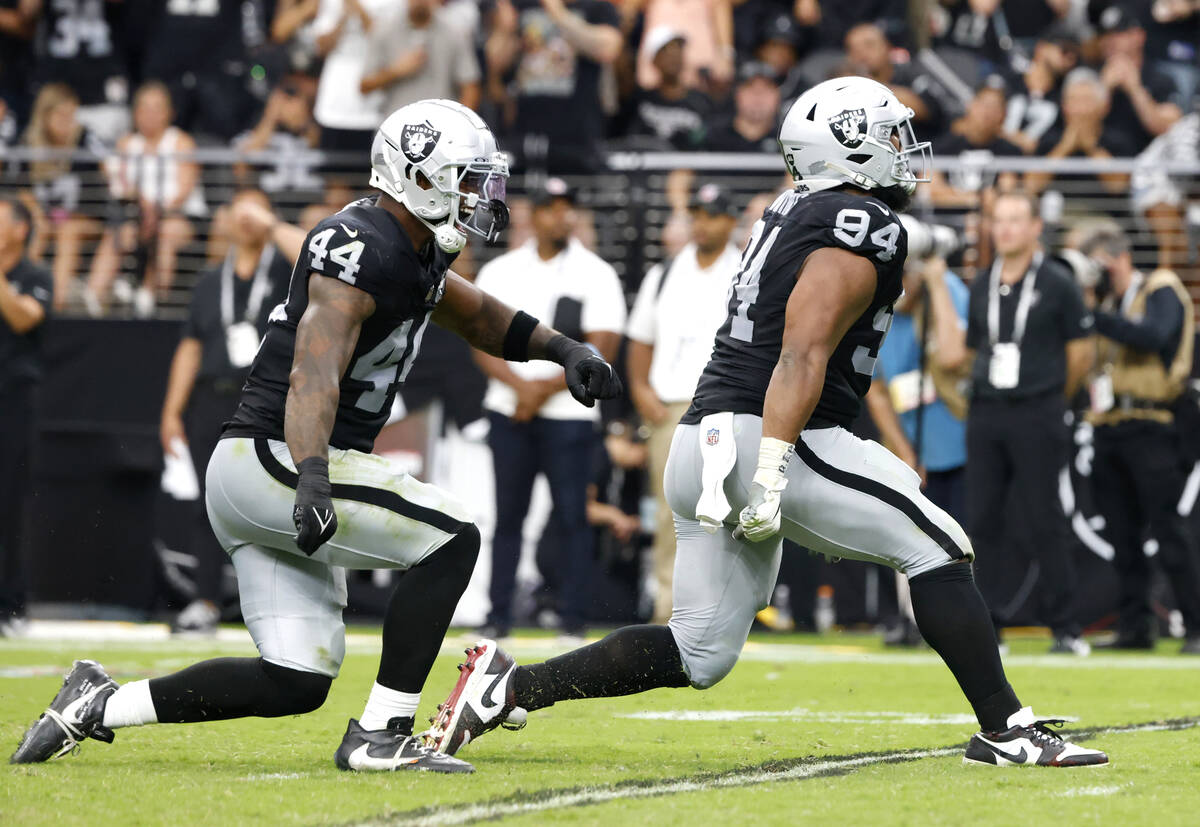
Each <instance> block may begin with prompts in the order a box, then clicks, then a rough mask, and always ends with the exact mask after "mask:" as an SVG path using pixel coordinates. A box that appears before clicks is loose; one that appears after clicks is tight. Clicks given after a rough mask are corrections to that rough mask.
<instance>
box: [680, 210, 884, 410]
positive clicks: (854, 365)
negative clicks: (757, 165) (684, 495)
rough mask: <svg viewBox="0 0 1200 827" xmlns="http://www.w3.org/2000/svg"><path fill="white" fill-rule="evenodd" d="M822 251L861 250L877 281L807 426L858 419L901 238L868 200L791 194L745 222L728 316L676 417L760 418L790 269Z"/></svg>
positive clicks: (834, 359)
mask: <svg viewBox="0 0 1200 827" xmlns="http://www.w3.org/2000/svg"><path fill="white" fill-rule="evenodd" d="M824 247H841V248H842V249H844V250H849V251H850V252H852V253H855V254H856V255H860V256H863V257H864V258H866V259H867V260H869V261H870V262H871V263H872V264H874V265H875V272H876V274H877V275H878V280H877V283H876V286H875V296H874V298H872V300H871V305H870V307H868V308H867V310H866V312H865V313H863V315H862V316H861V317H860V318H859V319H857V320H856V321H855V322H854V324H853V325H852V326H851V328H850V330H849V331H847V333H846V335H845V336H844V337H843V338H842V341H841V342H840V343H839V344H838V346H837V348H836V349H835V350H834V352H833V355H832V356H831V357H830V359H829V365H828V367H827V368H826V371H825V387H824V390H823V391H822V392H821V398H820V400H819V401H818V402H817V407H816V410H815V411H814V412H813V417H812V420H810V423H812V424H815V423H818V422H820V423H824V424H829V423H832V424H837V425H843V426H849V425H850V423H851V422H852V421H853V420H854V419H855V417H857V416H858V412H859V408H860V406H861V399H862V397H863V396H864V395H866V392H867V389H868V388H869V387H870V386H871V374H872V372H873V371H874V369H875V359H876V357H877V356H878V355H879V346H880V345H881V344H882V343H883V337H884V336H886V335H887V331H888V328H889V327H891V324H892V304H893V303H894V302H895V301H896V299H898V298H899V297H900V293H901V292H902V290H903V287H902V284H901V277H902V273H903V269H904V259H905V258H906V257H907V255H908V236H907V234H906V233H905V231H904V227H903V225H901V223H900V219H899V218H898V217H897V216H896V213H894V212H893V211H892V210H891V208H890V207H888V206H886V205H885V204H884V203H883V202H881V201H879V200H878V199H876V198H871V197H863V196H859V195H850V194H848V193H844V192H834V191H829V190H826V191H824V192H816V193H803V192H798V191H795V190H793V191H789V192H785V193H784V194H782V195H780V196H779V197H778V198H777V199H775V203H773V204H772V205H771V206H770V207H768V208H767V209H766V211H765V212H764V213H763V217H762V218H761V219H759V221H758V222H757V223H755V225H754V231H753V233H752V234H751V236H750V241H749V242H748V243H747V244H746V249H745V250H744V251H743V252H742V261H741V266H740V267H739V268H738V273H737V276H735V277H734V280H733V284H732V285H730V289H729V316H728V317H727V318H726V319H725V323H724V324H723V325H722V326H721V329H720V330H719V331H717V337H716V340H715V342H714V343H713V353H712V358H711V359H710V360H709V363H708V367H706V368H705V369H704V373H703V374H702V375H701V377H700V381H699V383H698V384H697V386H696V394H695V396H694V397H693V399H692V406H691V408H690V409H689V410H688V412H687V414H686V415H685V416H684V418H683V421H684V422H686V423H696V422H699V421H700V417H702V416H704V415H705V414H709V413H717V412H719V411H733V412H734V413H749V414H755V415H757V416H762V411H763V398H764V397H765V396H766V393H767V384H768V383H769V382H770V381H771V373H772V372H773V371H774V370H775V363H776V362H778V361H779V351H780V349H781V347H782V343H783V328H784V322H785V318H786V312H787V303H788V298H789V297H790V296H791V293H792V288H793V287H794V286H795V284H796V274H797V273H799V272H800V268H801V267H803V266H804V262H805V260H806V259H807V258H808V256H809V255H810V254H811V253H813V252H815V251H816V250H820V249H822V248H824Z"/></svg>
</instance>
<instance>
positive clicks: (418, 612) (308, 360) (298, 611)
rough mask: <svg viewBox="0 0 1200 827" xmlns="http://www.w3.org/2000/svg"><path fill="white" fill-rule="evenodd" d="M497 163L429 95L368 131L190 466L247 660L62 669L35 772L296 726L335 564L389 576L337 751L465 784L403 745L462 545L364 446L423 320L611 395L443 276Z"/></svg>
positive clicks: (322, 685) (349, 765)
mask: <svg viewBox="0 0 1200 827" xmlns="http://www.w3.org/2000/svg"><path fill="white" fill-rule="evenodd" d="M507 176H508V166H507V163H506V161H505V159H504V155H503V154H501V153H500V152H498V151H497V149H496V141H495V138H494V137H493V136H492V133H491V131H490V130H489V129H488V127H487V125H486V124H485V123H484V122H483V121H482V120H481V119H480V118H479V116H478V115H476V114H475V113H474V112H472V111H471V110H470V109H467V108H466V107H464V106H461V105H460V104H457V103H454V102H452V101H444V100H427V101H420V102H418V103H414V104H410V105H408V106H405V107H403V108H402V109H399V110H397V111H396V112H394V113H393V114H392V115H391V116H389V117H388V118H387V120H385V121H384V123H383V125H382V126H381V127H380V128H379V131H378V133H377V134H376V136H375V142H374V145H373V146H372V148H371V185H372V186H373V187H375V188H377V189H378V190H380V193H379V195H378V196H377V197H374V198H364V199H362V200H360V201H355V202H354V203H352V204H350V205H349V206H347V207H346V208H345V209H343V210H342V211H341V212H339V213H337V214H335V215H333V216H331V217H329V218H327V219H325V220H324V221H322V222H321V223H320V224H318V225H317V226H316V227H315V228H313V230H312V232H310V233H309V234H308V237H307V238H306V239H305V242H304V247H303V250H302V252H301V254H300V257H299V259H298V260H297V262H296V266H295V269H294V270H293V272H292V280H291V286H290V290H289V293H288V297H287V300H286V302H284V303H283V304H281V305H280V306H278V307H277V308H276V309H275V311H274V313H273V314H272V316H271V320H270V324H269V326H268V332H267V334H266V336H265V338H264V339H263V342H262V344H261V345H260V347H259V351H258V355H257V357H256V358H255V360H254V364H253V366H252V368H251V373H250V378H249V380H248V381H247V383H246V386H245V388H244V390H243V393H242V398H241V402H240V405H239V407H238V409H237V412H236V413H235V415H234V417H233V419H232V420H231V421H230V422H229V423H228V424H227V425H226V428H225V431H224V433H223V435H222V439H221V442H220V444H219V446H218V447H217V449H216V451H215V453H214V455H213V458H212V461H211V462H210V463H209V466H208V474H207V484H208V488H207V506H208V514H209V519H210V521H211V522H212V526H213V529H214V531H215V532H216V534H217V537H218V538H219V539H220V540H221V542H222V545H223V546H224V547H225V549H226V551H228V552H229V554H230V555H231V559H232V561H233V565H234V568H235V570H236V571H237V576H238V585H239V588H240V590H241V599H242V614H243V616H244V618H245V621H246V626H247V628H248V629H249V630H250V634H251V635H252V636H253V638H254V642H255V644H256V645H257V647H258V650H259V653H260V655H261V657H258V658H219V659H216V660H208V661H204V662H202V663H198V664H196V665H194V666H191V667H189V668H187V669H184V670H183V671H181V672H177V673H175V674H173V675H167V676H165V677H160V678H154V679H151V680H139V681H133V682H131V683H126V684H124V685H121V686H120V687H118V686H117V684H116V683H115V682H114V681H113V680H112V679H111V678H110V677H109V676H108V675H107V674H106V673H105V672H104V670H103V669H102V668H101V667H100V665H99V664H97V663H95V662H94V661H88V660H82V661H77V662H76V664H75V667H74V668H73V669H72V670H71V672H70V673H69V674H68V675H67V677H66V679H65V681H64V683H63V686H62V689H61V690H60V691H59V693H58V695H57V696H56V697H55V699H54V701H53V702H52V703H51V705H50V708H49V709H47V710H46V712H45V713H44V714H43V715H42V717H41V718H39V719H38V721H37V722H35V723H34V724H33V726H32V727H30V729H29V730H28V731H27V732H26V734H25V737H24V739H23V740H22V742H21V744H20V746H19V747H18V748H17V751H16V753H15V754H14V755H13V756H12V761H13V762H14V763H30V762H36V761H45V760H47V759H48V758H52V757H55V756H58V755H63V754H66V753H68V752H70V751H72V750H73V749H74V748H75V747H76V746H77V745H78V743H79V742H80V741H82V740H83V739H85V738H95V739H98V740H102V741H112V740H113V731H114V730H115V729H117V728H118V727H124V726H136V725H141V724H152V723H187V722H193V721H214V720H221V719H227V718H240V717H245V716H261V717H275V716H280V715H296V714H300V713H304V712H310V711H312V710H314V709H317V708H318V707H319V706H321V704H322V703H323V702H324V701H325V696H326V694H327V693H328V692H329V686H330V683H331V682H332V680H333V678H334V677H336V676H337V673H338V668H339V667H340V665H341V662H342V658H343V655H344V654H345V627H344V626H343V625H342V609H343V608H344V607H345V605H346V579H345V569H347V568H351V569H376V568H395V569H400V570H402V571H403V574H402V575H401V576H400V580H399V585H398V586H397V588H396V591H395V593H394V595H393V596H392V599H391V603H390V604H389V606H388V610H387V616H386V618H385V619H384V624H383V652H382V655H381V657H380V662H379V672H378V676H377V678H376V681H375V684H374V686H373V687H372V689H371V692H370V697H369V698H368V700H367V703H366V708H365V710H364V712H363V714H362V717H361V719H359V720H354V719H351V720H350V723H349V726H348V727H347V729H346V734H345V737H344V738H343V740H342V743H341V745H340V747H339V748H338V749H337V752H336V755H335V756H334V758H335V762H336V764H337V766H338V767H339V768H341V769H351V770H397V769H415V770H433V771H438V772H468V771H470V770H471V766H470V765H469V764H467V763H465V762H463V761H461V760H458V759H455V758H450V757H449V756H446V755H444V754H440V753H437V752H435V751H434V750H432V749H430V748H428V747H427V746H425V745H424V743H423V742H422V741H421V740H420V739H418V738H414V737H413V736H412V728H413V717H414V713H415V712H416V709H417V703H418V701H419V699H420V692H421V688H422V686H423V685H424V683H425V678H426V676H427V675H428V673H429V669H430V667H431V666H432V665H433V662H434V659H435V658H436V657H437V653H438V648H439V646H440V645H441V642H442V638H443V636H444V635H445V632H446V628H447V627H448V626H449V624H450V618H451V615H452V614H453V612H454V608H455V606H456V605H457V603H458V599H459V597H460V595H461V594H462V592H463V590H464V589H465V588H466V585H467V581H468V579H469V578H470V576H471V571H472V569H473V568H474V566H475V558H476V556H477V554H478V552H479V530H478V529H477V528H476V527H475V525H474V523H473V522H472V520H471V516H470V511H469V510H468V509H467V508H466V507H465V506H463V505H462V504H461V503H459V502H458V501H457V500H455V498H454V497H453V496H451V495H450V494H448V493H446V492H445V491H441V490H439V489H438V488H435V487H434V486H432V485H427V484H425V483H422V482H418V481H417V480H415V479H413V478H411V477H409V476H408V475H407V474H403V473H400V472H398V471H396V470H395V469H394V468H393V467H392V466H391V465H390V464H389V462H388V461H387V460H385V459H384V458H382V457H379V456H375V455H373V454H371V453H370V451H371V449H372V446H373V444H374V442H375V437H376V436H377V435H378V433H379V431H380V429H381V428H382V427H383V425H384V423H385V422H386V421H387V418H388V414H389V412H390V411H391V408H392V400H393V398H394V397H395V394H396V389H397V388H398V386H399V385H400V384H401V383H402V382H403V381H404V378H405V376H406V375H407V374H408V372H409V370H410V368H411V367H412V364H413V360H415V359H416V358H417V352H418V350H419V349H420V347H421V335H422V333H423V332H424V331H425V326H426V324H427V323H428V322H429V321H430V319H432V320H433V321H434V322H436V323H437V324H440V325H443V326H445V327H447V328H449V329H450V330H452V331H454V332H456V333H458V334H459V335H461V336H462V337H463V338H464V339H466V340H467V341H468V342H470V343H471V344H472V345H474V346H475V347H477V348H479V349H481V350H483V351H485V352H487V353H491V354H493V355H496V356H501V357H503V358H504V359H509V360H518V361H522V360H527V359H549V360H552V361H555V362H557V363H559V364H561V365H562V366H563V369H564V371H565V373H566V382H567V387H568V388H569V389H570V391H571V393H572V395H573V396H574V397H575V398H576V399H577V400H579V401H580V402H581V403H582V404H584V405H588V406H591V405H593V404H595V400H596V399H607V398H610V397H613V396H615V395H617V394H618V393H619V392H620V390H621V385H620V382H619V380H618V379H617V378H616V375H615V374H614V372H613V370H612V368H611V367H610V366H609V365H608V363H606V362H605V361H604V360H603V359H601V358H600V357H599V356H597V355H596V353H595V352H594V351H593V350H592V349H590V348H589V347H587V346H586V345H583V344H580V343H579V342H576V341H574V340H572V339H569V338H567V337H566V336H563V335H562V334H559V333H557V332H556V331H554V330H552V329H550V328H549V327H547V326H546V325H543V324H540V323H539V322H538V321H537V320H536V319H534V318H532V317H531V316H528V315H527V314H525V313H522V312H515V311H513V310H512V309H511V308H509V307H507V306H505V305H503V304H501V303H500V302H498V301H497V300H495V299H493V298H492V297H490V296H488V295H487V294H485V293H482V292H481V291H479V290H477V289H475V287H474V286H473V285H472V284H471V283H470V282H468V281H466V280H465V279H463V278H460V277H459V276H458V275H456V274H454V273H452V272H449V270H448V268H449V267H450V264H451V262H452V261H453V259H454V257H455V255H456V254H457V253H458V252H459V251H460V250H461V249H462V248H463V246H464V245H465V244H466V242H467V238H468V235H476V236H480V237H482V238H485V239H487V240H493V239H495V238H496V237H497V235H498V234H499V233H500V231H501V230H503V229H504V227H505V225H506V224H507V222H508V210H507V208H506V207H505V204H504V195H505V180H506V178H507Z"/></svg>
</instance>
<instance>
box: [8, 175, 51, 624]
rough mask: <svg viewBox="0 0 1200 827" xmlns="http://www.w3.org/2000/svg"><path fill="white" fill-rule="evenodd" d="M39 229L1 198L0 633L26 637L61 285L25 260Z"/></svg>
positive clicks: (13, 204)
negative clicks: (39, 450) (31, 505)
mask: <svg viewBox="0 0 1200 827" xmlns="http://www.w3.org/2000/svg"><path fill="white" fill-rule="evenodd" d="M32 232H33V219H32V218H31V217H30V215H29V211H28V210H27V209H25V206H24V205H23V204H22V203H21V202H20V201H18V200H17V199H15V198H11V199H7V200H4V201H0V637H8V636H11V635H16V634H19V633H20V630H21V626H22V625H23V621H24V616H25V573H24V566H23V565H22V561H21V555H22V548H21V535H22V529H23V527H24V522H25V498H26V497H27V496H28V494H29V482H30V450H29V449H30V446H31V445H32V444H33V440H34V412H35V406H34V390H35V387H36V385H37V382H38V380H39V379H40V378H41V373H42V365H41V354H40V353H39V350H40V346H41V335H42V334H41V331H42V325H43V323H44V322H45V321H46V317H47V315H48V314H49V313H50V301H51V293H52V292H53V289H54V287H53V282H52V281H51V279H50V274H49V273H47V272H46V271H45V270H43V269H42V268H40V267H37V266H35V265H33V264H32V263H30V261H29V259H27V258H26V257H25V246H26V244H28V242H29V237H30V235H31V234H32Z"/></svg>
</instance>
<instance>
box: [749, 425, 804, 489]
mask: <svg viewBox="0 0 1200 827" xmlns="http://www.w3.org/2000/svg"><path fill="white" fill-rule="evenodd" d="M795 453H796V448H795V446H794V445H792V443H790V442H784V441H783V440H782V439H775V438H774V437H769V436H765V437H763V438H762V441H761V442H760V443H759V444H758V468H757V469H756V470H755V472H754V480H753V481H754V482H756V483H758V484H759V485H761V486H762V487H763V488H765V489H767V490H768V491H782V490H783V489H784V487H785V486H786V485H787V479H786V475H787V467H788V463H789V462H791V460H792V455H793V454H795Z"/></svg>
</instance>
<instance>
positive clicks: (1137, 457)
mask: <svg viewBox="0 0 1200 827" xmlns="http://www.w3.org/2000/svg"><path fill="white" fill-rule="evenodd" d="M1079 251H1080V252H1081V253H1083V254H1084V255H1086V256H1087V257H1088V258H1089V259H1091V261H1092V262H1094V263H1095V264H1096V265H1097V266H1098V268H1099V269H1100V270H1101V271H1102V276H1101V278H1100V279H1099V280H1098V283H1097V288H1098V291H1097V292H1099V293H1102V294H1106V295H1103V296H1097V298H1098V299H1102V301H1101V303H1100V305H1099V307H1097V309H1096V310H1095V316H1096V333H1097V334H1099V335H1098V337H1097V352H1098V354H1099V357H1100V358H1099V362H1100V364H1099V368H1100V370H1099V371H1098V372H1097V373H1096V374H1095V377H1094V378H1093V380H1092V384H1091V394H1090V396H1091V410H1090V411H1089V412H1088V415H1087V421H1088V422H1089V423H1091V425H1092V428H1093V430H1092V434H1093V437H1092V444H1093V447H1094V449H1095V454H1094V455H1093V460H1092V490H1093V492H1094V494H1095V498H1096V505H1097V507H1098V509H1099V511H1100V513H1101V514H1102V515H1103V517H1104V536H1105V538H1106V539H1107V540H1108V541H1109V542H1110V543H1112V547H1113V555H1114V556H1113V566H1114V567H1115V568H1116V571H1117V574H1118V580H1119V584H1120V592H1121V600H1120V612H1119V615H1118V620H1117V636H1116V639H1115V640H1113V641H1112V642H1111V643H1110V644H1108V645H1109V646H1110V647H1112V648H1116V649H1153V648H1154V640H1155V638H1156V637H1158V620H1157V619H1156V618H1155V616H1154V611H1153V609H1152V608H1151V602H1150V584H1151V573H1152V572H1151V565H1150V561H1149V560H1148V559H1147V558H1146V553H1145V551H1144V550H1143V548H1142V545H1143V541H1144V540H1145V538H1146V537H1153V538H1154V539H1155V540H1156V541H1157V543H1158V553H1157V554H1156V555H1155V559H1156V560H1158V562H1159V564H1160V565H1161V566H1162V569H1163V571H1164V572H1165V573H1166V575H1167V580H1168V582H1169V583H1170V584H1171V590H1172V592H1173V593H1174V595H1175V600H1176V603H1177V605H1178V607H1179V610H1180V613H1181V614H1182V615H1183V622H1184V627H1185V629H1186V639H1185V641H1184V644H1183V647H1182V650H1181V651H1182V653H1183V654H1192V655H1200V553H1198V551H1197V546H1196V537H1195V535H1194V534H1193V533H1192V531H1191V527H1190V525H1189V523H1188V520H1187V518H1186V517H1184V516H1183V515H1181V514H1180V513H1179V508H1178V507H1177V503H1179V500H1180V495H1181V494H1182V492H1183V488H1184V479H1185V476H1186V474H1187V472H1188V471H1189V470H1190V465H1191V462H1190V457H1188V456H1187V455H1186V453H1185V452H1184V451H1183V450H1182V443H1181V441H1180V436H1181V434H1180V431H1179V428H1178V423H1177V422H1176V410H1177V402H1178V401H1179V399H1180V397H1181V396H1182V395H1183V393H1184V391H1185V389H1186V387H1187V382H1188V379H1189V377H1190V375H1191V371H1192V350H1193V337H1194V334H1195V323H1194V321H1193V319H1194V315H1195V308H1194V307H1193V306H1192V299H1191V297H1190V296H1189V295H1188V291H1187V288H1185V287H1184V285H1183V282H1182V281H1180V279H1179V276H1177V275H1176V274H1175V273H1174V272H1172V271H1171V270H1164V269H1159V270H1155V271H1154V272H1152V273H1149V274H1142V273H1140V272H1138V271H1137V270H1135V269H1134V267H1133V260H1132V257H1131V255H1130V243H1129V238H1128V237H1127V236H1126V235H1125V233H1124V232H1122V231H1121V230H1120V228H1119V227H1115V226H1112V227H1103V226H1102V227H1100V228H1098V229H1097V230H1095V231H1093V232H1092V233H1090V234H1088V235H1086V236H1085V237H1084V238H1083V239H1082V240H1081V241H1080V243H1079Z"/></svg>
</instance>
